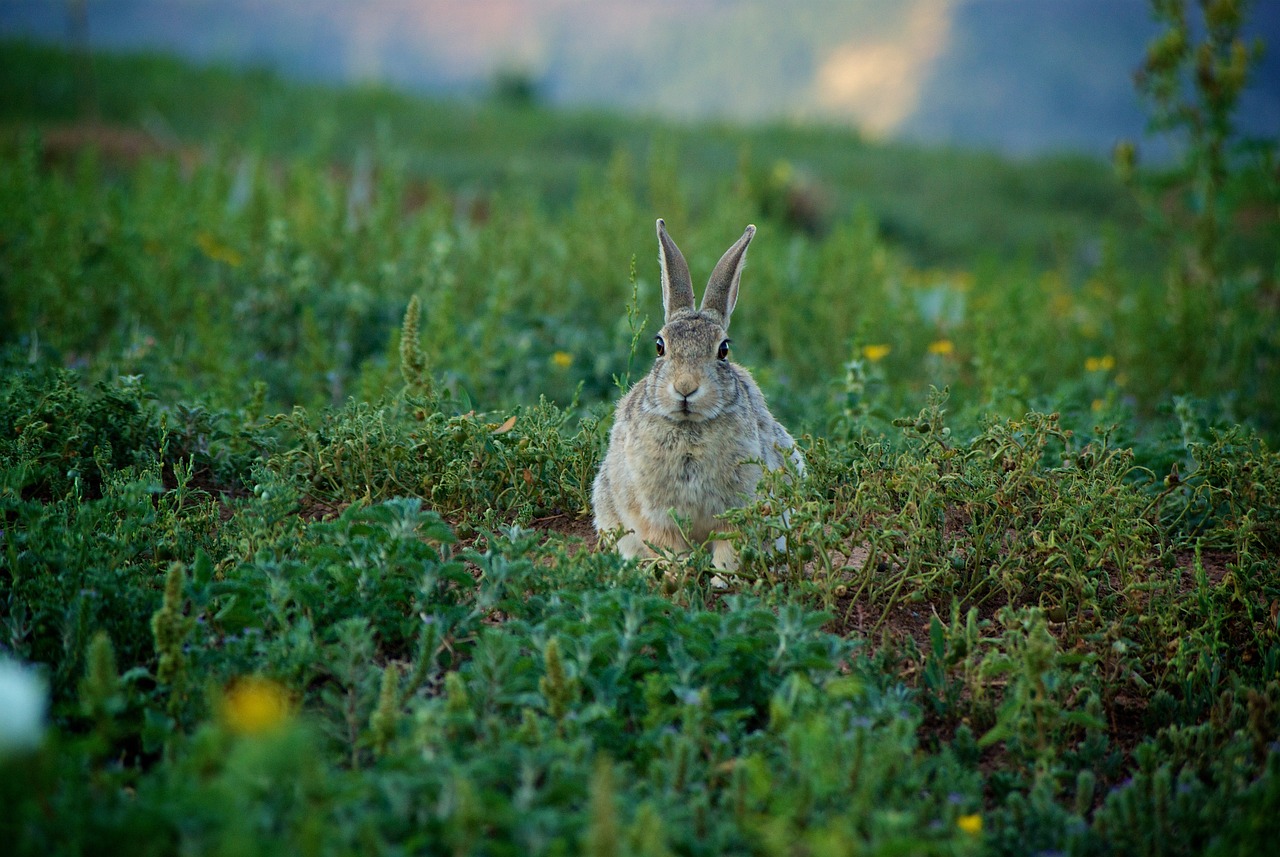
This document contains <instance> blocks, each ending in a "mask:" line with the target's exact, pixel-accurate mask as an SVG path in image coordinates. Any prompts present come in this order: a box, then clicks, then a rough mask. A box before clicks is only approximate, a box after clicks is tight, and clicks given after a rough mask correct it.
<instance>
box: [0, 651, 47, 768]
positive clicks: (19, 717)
mask: <svg viewBox="0 0 1280 857" xmlns="http://www.w3.org/2000/svg"><path fill="white" fill-rule="evenodd" d="M48 704H49V690H48V687H47V684H46V682H45V680H44V678H43V677H42V676H41V675H40V674H39V673H37V672H36V671H35V670H34V669H32V668H31V667H28V666H25V665H24V664H21V663H19V662H18V661H13V660H9V659H8V658H3V657H0V758H3V757H5V756H11V755H14V754H16V753H20V752H23V751H26V750H34V749H35V748H36V747H39V746H40V740H41V738H42V737H43V735H44V715H45V709H46V708H47V707H48Z"/></svg>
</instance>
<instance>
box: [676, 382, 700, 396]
mask: <svg viewBox="0 0 1280 857" xmlns="http://www.w3.org/2000/svg"><path fill="white" fill-rule="evenodd" d="M671 386H672V387H674V388H675V391H676V392H677V393H679V394H680V395H681V396H682V397H683V398H686V399H687V398H689V397H690V396H692V395H693V394H694V393H696V392H698V382H697V381H695V380H693V379H692V378H681V379H680V380H678V381H676V382H675V383H674V384H672V385H671Z"/></svg>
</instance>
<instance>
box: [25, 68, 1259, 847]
mask: <svg viewBox="0 0 1280 857" xmlns="http://www.w3.org/2000/svg"><path fill="white" fill-rule="evenodd" d="M3 50H4V56H5V61H4V62H3V63H0V69H2V70H3V71H2V72H0V73H2V74H3V75H4V77H5V78H6V80H5V83H6V85H5V86H3V87H0V92H3V93H5V95H4V96H3V99H4V100H3V102H2V103H3V108H2V109H0V116H3V118H4V120H5V121H6V122H7V123H8V124H7V126H6V129H7V130H6V136H5V140H4V144H3V145H4V148H3V157H2V158H0V212H2V213H0V288H2V289H3V293H4V302H3V313H4V315H3V325H4V326H3V361H4V368H3V374H2V376H0V377H2V379H3V380H0V530H2V533H3V534H2V535H0V605H3V607H2V608H0V646H2V647H3V653H4V655H5V656H6V658H10V659H14V660H17V661H18V662H21V663H23V664H26V665H28V666H26V667H23V668H22V669H21V670H19V671H18V672H17V673H13V672H12V671H10V675H11V676H12V675H17V676H19V678H12V677H10V678H6V679H5V680H6V681H10V682H11V684H13V683H19V684H20V683H22V682H28V683H30V682H37V683H40V684H42V685H43V687H44V688H47V693H48V699H49V707H48V711H47V716H46V717H45V718H44V720H45V727H44V735H43V740H42V741H41V742H40V743H39V744H38V746H35V747H31V746H24V745H21V743H20V741H19V739H18V737H13V736H17V735H18V734H19V733H18V732H16V731H14V729H11V728H10V725H3V724H0V735H2V736H3V737H4V742H13V743H4V742H0V800H3V801H4V804H5V806H6V807H7V808H8V809H7V811H6V813H5V815H4V816H3V818H0V835H3V836H4V837H5V838H6V840H7V841H10V842H12V843H15V845H14V847H15V849H16V853H21V854H27V853H39V852H50V851H53V852H75V851H83V850H94V849H102V850H110V849H112V848H114V847H116V846H119V847H126V843H127V847H128V848H130V850H133V851H139V852H142V853H158V854H167V853H173V852H179V851H181V852H185V853H201V854H203V853H209V854H215V853H236V854H242V853H264V854H268V853H282V852H290V853H332V854H346V853H369V852H371V851H395V850H403V851H408V850H413V851H415V852H426V853H449V854H462V853H485V854H529V853H538V854H554V853H566V852H579V851H580V852H585V853H591V854H607V853H628V854H668V853H681V854H724V853H743V854H797V853H814V854H816V853H831V854H837V853H851V852H852V851H855V850H859V849H861V850H865V851H868V852H872V853H890V852H896V853H903V852H905V853H919V854H966V853H994V854H1026V853H1041V852H1067V853H1072V854H1110V853H1151V854H1183V853H1185V854H1200V853H1221V854H1228V853H1249V852H1251V851H1259V850H1261V849H1263V848H1264V847H1265V845H1264V843H1267V842H1269V841H1272V840H1273V839H1274V837H1275V834H1276V831H1275V830H1274V827H1275V821H1274V813H1273V812H1272V808H1273V807H1274V805H1275V802H1276V800H1277V797H1278V793H1280V753H1278V752H1277V750H1276V746H1277V745H1276V741H1277V738H1278V737H1280V639H1278V636H1280V626H1278V624H1277V608H1276V605H1277V604H1278V603H1280V585H1278V584H1277V581H1276V577H1275V574H1274V569H1275V565H1276V559H1277V556H1280V457H1278V456H1277V453H1276V452H1275V449H1274V443H1275V438H1276V431H1277V426H1276V423H1275V422H1274V419H1275V416H1274V415H1275V413H1276V412H1277V411H1276V405H1277V403H1276V400H1275V395H1276V390H1278V389H1280V378H1278V377H1277V375H1278V374H1280V373H1278V372H1277V367H1276V362H1275V361H1276V355H1277V353H1278V351H1280V349H1278V348H1277V342H1276V330H1277V329H1278V326H1277V324H1276V321H1277V319H1276V317H1275V313H1276V311H1277V304H1276V302H1275V294H1276V291H1275V281H1274V272H1275V260H1274V255H1273V254H1274V246H1275V245H1274V244H1272V245H1270V247H1271V249H1267V248H1268V245H1267V244H1266V242H1265V241H1263V240H1262V238H1264V237H1267V236H1274V232H1275V229H1276V224H1275V222H1274V219H1270V220H1268V219H1265V218H1264V219H1262V220H1261V221H1256V222H1255V221H1250V222H1251V223H1253V225H1252V226H1251V227H1250V229H1252V230H1254V231H1253V232H1249V231H1248V230H1244V229H1242V230H1241V234H1240V235H1239V236H1237V242H1236V243H1235V244H1233V245H1232V246H1231V247H1230V248H1229V250H1228V252H1227V253H1226V256H1225V259H1226V261H1224V267H1223V269H1222V270H1223V280H1222V283H1223V289H1222V292H1221V294H1217V295H1214V296H1212V301H1210V300H1209V298H1206V297H1205V296H1204V295H1197V294H1189V293H1187V292H1186V291H1185V290H1184V289H1182V288H1181V287H1180V286H1179V281H1178V280H1177V278H1176V277H1174V276H1173V275H1172V274H1171V272H1172V271H1173V270H1174V269H1175V267H1176V264H1177V260H1178V259H1179V258H1180V253H1181V247H1182V245H1181V244H1180V243H1179V241H1180V240H1182V239H1179V237H1178V233H1177V231H1176V228H1174V229H1172V230H1171V231H1165V232H1161V231H1159V230H1158V229H1152V230H1150V231H1143V229H1140V228H1139V226H1138V224H1140V223H1146V222H1147V221H1146V220H1142V221H1139V220H1138V219H1137V218H1138V212H1139V211H1140V208H1139V206H1138V205H1137V204H1136V203H1133V202H1130V201H1126V198H1125V197H1124V196H1123V194H1122V191H1121V189H1120V187H1119V186H1118V185H1116V184H1114V183H1112V180H1111V179H1109V178H1106V175H1107V173H1106V171H1105V168H1104V167H1102V166H1099V165H1092V164H1087V163H1083V162H1067V161H1062V160H1055V161H1047V162H1028V163H1020V164H1007V163H1003V162H1001V161H999V160H997V159H995V158H991V157H987V156H982V155H975V154H971V153H958V152H952V153H945V152H944V153H932V152H927V151H917V150H909V149H900V148H896V147H891V146H880V145H874V144H870V143H867V142H866V141H860V140H858V139H857V138H856V137H854V136H852V135H850V134H848V133H847V132H840V131H836V130H833V129H826V130H806V129H800V128H756V129H748V130H742V129H734V128H729V127H698V126H658V125H655V123H652V122H643V123H642V122H638V121H635V120H627V119H623V118H619V117H612V116H591V115H586V114H577V115H567V116H566V115H561V114H553V113H548V112H545V111H542V110H539V109H537V108H536V107H532V108H522V109H516V108H515V107H513V106H511V105H501V104H497V103H473V104H468V105H449V104H441V103H429V102H422V101H418V100H415V99H413V98H410V97H408V96H404V95H399V94H395V93H388V92H381V91H370V90H365V91H356V92H351V91H335V90H325V89H321V88H316V87H306V86H302V85H299V84H295V83H290V82H287V81H283V80H279V79H277V78H274V77H272V76H270V75H265V74H261V73H256V74H239V73H234V72H230V71H227V70H220V69H193V68H190V67H187V66H184V65H181V64H179V63H176V62H175V61H172V60H167V59H162V58H155V57H99V58H98V59H97V81H98V93H99V105H100V110H101V113H100V122H99V123H98V124H84V123H80V122H78V121H76V123H75V124H73V125H68V124H66V123H68V122H70V121H72V120H73V119H74V116H75V114H74V112H73V110H72V105H73V104H74V90H73V89H72V88H71V85H70V83H69V81H71V80H72V77H71V72H70V68H71V66H70V63H69V61H68V60H67V59H66V58H65V57H63V56H61V55H60V54H58V53H57V52H56V51H50V50H47V49H42V48H35V47H32V46H30V45H14V44H10V45H6V46H4V48H3ZM23 81H25V83H24V84H23V85H22V86H9V85H8V83H10V82H23ZM60 81H61V82H60ZM157 117H160V118H159V119H158V118H157ZM379 117H381V119H380V118H379ZM158 123H159V124H158ZM140 127H142V128H150V129H151V130H150V131H145V130H143V131H140V130H139V128H140ZM286 128H291V129H294V130H291V131H290V130H286ZM371 128H381V130H378V131H376V132H370V131H369V129H371ZM157 129H159V130H157ZM308 129H311V130H308ZM325 129H327V130H325ZM370 134H371V136H370ZM432 135H436V136H432ZM427 140H430V141H431V145H424V141H427ZM557 140H559V141H560V142H559V143H557V142H555V141H557ZM744 151H747V152H749V153H750V155H749V157H745V158H744V157H741V153H742V152H744ZM560 152H563V153H564V155H563V160H556V159H554V158H551V157H549V154H550V153H560ZM784 161H785V163H783V162H784ZM755 165H760V166H755ZM801 167H803V169H801ZM806 173H807V174H808V175H807V177H806V175H805V174H806ZM1067 177H1074V178H1075V179H1078V181H1074V180H1072V179H1070V178H1067ZM969 182H972V183H973V184H966V183H969ZM907 184H912V185H913V189H912V190H911V192H910V193H904V192H903V188H904V187H905V186H906V185H907ZM816 188H823V189H824V193H825V194H829V197H827V198H826V201H825V202H823V203H822V206H820V207H819V208H810V207H806V206H809V205H810V203H812V202H813V199H814V198H815V197H814V195H815V194H816V190H815V189H816ZM1273 190H1274V189H1273V188H1272V189H1271V190H1268V188H1267V186H1266V185H1265V184H1258V185H1257V186H1255V187H1254V189H1253V191H1252V193H1255V194H1258V195H1261V194H1265V193H1271V192H1273ZM1245 201H1246V202H1247V200H1245ZM801 203H803V205H802V204H801ZM1242 204H1243V203H1242ZM894 205H897V206H899V208H898V209H896V210H897V211H898V213H897V214H896V215H895V214H894V211H895V209H894V207H893V206H894ZM823 206H824V207H823ZM1242 210H1243V209H1242ZM1248 210H1249V211H1250V212H1253V209H1248ZM814 211H816V212H818V215H819V216H817V217H816V219H815V218H814V217H811V216H810V214H811V213H812V212H814ZM806 212H808V213H806ZM966 212H968V215H967V216H966V214H965V213H966ZM659 214H661V215H663V216H665V217H666V218H667V222H668V224H670V225H671V228H672V229H673V232H674V233H675V234H676V236H677V239H678V240H679V241H680V243H681V245H682V247H684V248H685V249H686V252H687V253H688V254H689V259H690V262H691V266H692V267H693V269H694V271H695V276H697V272H699V271H702V272H704V273H705V272H706V271H708V270H709V268H710V266H711V264H712V263H713V262H714V259H715V256H716V254H717V253H718V251H719V250H720V249H722V247H723V246H724V245H725V243H726V241H727V240H729V239H731V238H732V237H734V236H735V235H736V234H738V233H739V232H740V230H741V228H742V226H743V225H744V224H745V223H746V222H755V223H757V224H758V225H759V226H760V233H759V236H758V237H757V239H756V241H755V242H754V243H753V245H752V250H751V254H752V255H751V258H750V264H749V266H748V269H747V272H746V276H745V277H744V283H743V291H742V299H741V302H740V305H739V309H738V312H737V313H735V327H734V347H735V351H736V352H737V359H739V360H741V361H742V362H744V363H746V364H747V365H749V366H751V367H752V369H753V371H754V372H755V374H756V376H757V378H759V379H760V381H761V384H762V387H763V388H764V390H765V392H766V394H767V395H768V396H769V399H770V402H771V404H772V405H773V406H774V410H775V413H779V414H780V415H782V416H783V417H784V418H785V420H786V422H787V423H788V424H789V425H790V426H791V427H792V428H793V429H795V430H796V433H797V434H798V435H803V437H802V440H801V444H802V446H803V447H804V451H805V455H806V459H807V461H808V464H809V472H808V475H807V476H806V478H805V479H804V480H801V481H795V482H788V481H786V480H784V479H778V480H777V481H776V482H774V483H771V484H770V485H769V486H768V488H769V489H770V490H769V493H768V499H767V500H765V499H762V500H760V501H758V502H754V503H750V504H748V505H746V506H744V507H743V508H742V509H740V510H736V511H735V512H734V513H732V514H731V515H730V516H728V517H727V521H726V523H727V524H728V525H731V527H732V529H733V531H734V534H735V535H734V538H735V539H737V540H738V542H739V547H740V552H741V557H742V559H743V564H742V568H741V570H740V573H739V574H738V575H737V576H735V577H734V578H733V579H732V580H731V581H730V586H729V588H728V589H727V590H721V589H717V588H713V587H712V586H711V585H710V576H711V568H710V557H709V556H708V555H707V553H706V552H705V551H701V550H699V551H695V552H694V553H693V554H692V555H690V556H689V557H687V558H685V559H684V560H682V561H681V562H679V563H678V564H677V565H676V566H675V567H674V568H672V569H669V570H668V572H667V573H658V572H657V570H655V569H654V568H651V567H647V566H637V565H635V564H631V563H623V562H621V561H620V560H618V558H617V557H615V556H613V555H610V554H605V553H600V552H597V551H595V550H593V549H592V548H593V541H594V540H593V537H592V535H591V532H590V525H589V485H590V482H591V479H592V477H593V476H594V473H595V469H596V467H597V466H598V462H599V460H600V457H601V454H602V451H603V444H604V439H605V435H606V430H607V427H608V422H609V419H610V417H611V414H610V403H611V401H612V400H613V399H614V398H616V396H617V395H618V393H619V387H620V386H621V387H625V386H626V384H627V381H628V379H631V380H634V379H635V378H636V377H638V375H639V374H640V373H642V372H644V371H645V369H646V364H647V360H648V358H647V355H646V354H645V353H643V349H641V350H640V352H639V353H637V349H636V346H635V343H636V342H637V341H644V340H645V338H646V336H647V333H646V332H647V331H650V330H651V329H652V328H654V327H655V326H656V324H655V323H656V319H657V316H658V313H659V312H660V304H659V301H658V296H657V286H656V266H655V265H654V264H653V262H652V259H653V256H654V248H653V246H652V245H653V225H652V224H653V220H654V218H655V217H656V216H657V215H659ZM1250 216H1251V217H1252V216H1253V215H1252V214H1251V215H1250ZM895 218H897V219H896V220H895ZM895 223H898V224H902V223H906V224H908V225H909V228H907V227H903V226H901V225H899V226H894V224H895ZM1173 226H1174V227H1176V223H1174V224H1173ZM1091 241H1098V242H1100V243H1097V244H1096V245H1095V244H1092V243H1090V242H1091ZM1095 246H1096V247H1097V248H1100V249H1098V251H1097V254H1096V255H1095V256H1090V255H1089V253H1087V252H1086V253H1083V255H1082V248H1083V249H1084V250H1088V249H1089V248H1091V247H1095ZM1268 254H1272V255H1268ZM1152 260H1157V262H1158V263H1159V264H1158V266H1156V267H1153V264H1152ZM1204 307H1211V308H1212V309H1213V311H1212V312H1208V313H1202V312H1199V309H1203V308H1204ZM780 508H789V509H790V510H791V527H792V529H793V533H794V534H795V535H794V537H793V538H791V539H789V540H788V548H787V551H786V553H785V554H784V555H783V556H781V557H778V558H771V557H768V556H767V555H765V554H762V553H761V552H760V551H759V550H758V546H759V545H762V544H768V543H770V542H771V541H772V539H773V538H774V536H776V533H777V529H778V527H779V525H780V520H779V518H780V516H779V515H778V512H777V510H778V509H780ZM0 691H4V692H10V693H12V692H14V691H10V690H8V689H5V688H0ZM42 692H43V691H42ZM10 710H13V711H17V710H18V709H17V708H11V709H10ZM15 728H16V727H15ZM3 729H9V730H10V731H8V732H4V731H2V730H3Z"/></svg>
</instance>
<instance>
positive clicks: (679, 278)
mask: <svg viewBox="0 0 1280 857" xmlns="http://www.w3.org/2000/svg"><path fill="white" fill-rule="evenodd" d="M658 261H659V262H660V263H661V264H662V314H663V315H664V316H665V318H666V320H670V319H671V315H672V314H673V313H674V312H676V311H677V310H682V309H693V280H692V279H691V278H690V277H689V263H688V262H686V261H685V260H684V256H683V255H682V254H681V253H680V248H679V247H677V246H676V242H674V241H672V240H671V236H670V235H668V234H667V225H666V224H665V223H663V222H662V218H661V217H659V218H658Z"/></svg>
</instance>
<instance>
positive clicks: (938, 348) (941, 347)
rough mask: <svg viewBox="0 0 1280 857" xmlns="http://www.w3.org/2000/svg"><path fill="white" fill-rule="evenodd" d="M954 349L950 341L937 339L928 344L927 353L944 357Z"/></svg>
mask: <svg viewBox="0 0 1280 857" xmlns="http://www.w3.org/2000/svg"><path fill="white" fill-rule="evenodd" d="M955 350H956V347H955V345H954V344H953V343H952V342H951V340H950V339H939V340H936V341H934V342H930V343H929V353H930V354H938V355H940V356H943V357H945V356H946V355H948V354H950V353H951V352H953V351H955Z"/></svg>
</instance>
